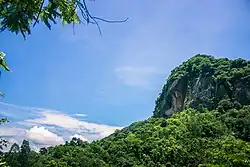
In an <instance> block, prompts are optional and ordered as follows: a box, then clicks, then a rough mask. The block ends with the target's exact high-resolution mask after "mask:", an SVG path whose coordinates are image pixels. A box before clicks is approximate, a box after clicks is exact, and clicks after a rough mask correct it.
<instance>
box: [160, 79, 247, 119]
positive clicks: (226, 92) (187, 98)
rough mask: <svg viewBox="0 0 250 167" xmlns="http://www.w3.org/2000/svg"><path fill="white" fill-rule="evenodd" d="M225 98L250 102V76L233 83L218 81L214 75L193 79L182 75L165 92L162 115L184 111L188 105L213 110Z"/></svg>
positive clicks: (243, 103) (244, 102)
mask: <svg viewBox="0 0 250 167" xmlns="http://www.w3.org/2000/svg"><path fill="white" fill-rule="evenodd" d="M223 99H229V100H236V101H238V102H239V103H240V104H242V105H246V104H250V76H249V77H246V78H245V79H244V81H242V80H240V81H239V80H234V81H232V82H231V83H230V82H229V81H226V80H225V81H223V82H217V81H216V80H215V78H214V77H213V75H200V76H198V77H197V78H193V79H188V77H187V76H182V77H180V78H178V79H176V80H175V81H174V82H173V83H172V84H171V86H170V87H169V89H168V91H167V92H166V93H165V94H164V96H163V99H162V104H161V108H162V109H163V111H164V114H163V115H162V116H164V117H169V116H171V115H173V114H174V113H176V112H180V111H183V110H184V109H185V107H186V106H188V107H191V108H196V109H197V108H199V107H200V106H203V107H206V108H208V109H209V110H212V109H215V108H216V107H217V105H218V103H219V102H220V101H221V100H223Z"/></svg>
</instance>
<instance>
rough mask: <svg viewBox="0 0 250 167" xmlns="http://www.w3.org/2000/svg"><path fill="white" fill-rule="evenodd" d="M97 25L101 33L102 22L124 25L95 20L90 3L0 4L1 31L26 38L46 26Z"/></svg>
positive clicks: (34, 0) (5, 0)
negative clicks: (100, 22)
mask: <svg viewBox="0 0 250 167" xmlns="http://www.w3.org/2000/svg"><path fill="white" fill-rule="evenodd" d="M58 20H60V21H61V22H62V23H63V24H73V26H74V25H75V24H84V23H86V24H94V25H96V26H97V27H98V29H99V31H100V32H101V29H100V26H99V24H98V21H103V22H107V23H120V22H125V21H126V20H127V19H125V20H120V21H110V20H106V19H103V18H100V17H96V16H93V15H92V14H91V13H90V11H89V10H88V7H87V2H86V0H25V1H19V0H0V26H1V27H0V31H4V30H6V29H7V30H9V31H10V32H14V33H16V34H18V33H21V34H22V35H23V37H24V38H25V37H26V35H27V34H31V26H33V27H34V26H35V25H36V24H37V23H39V22H43V23H44V24H45V25H46V26H47V27H48V28H49V29H51V23H54V24H56V22H57V21H58Z"/></svg>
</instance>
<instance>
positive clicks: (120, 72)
mask: <svg viewBox="0 0 250 167" xmlns="http://www.w3.org/2000/svg"><path fill="white" fill-rule="evenodd" d="M114 72H115V74H116V76H117V77H118V78H119V79H120V80H121V81H122V82H123V83H124V84H126V85H128V86H133V87H141V88H150V87H151V81H152V77H154V76H155V75H157V74H160V72H159V71H158V70H157V69H156V68H154V67H150V66H141V67H137V66H123V67H117V68H116V69H115V70H114Z"/></svg>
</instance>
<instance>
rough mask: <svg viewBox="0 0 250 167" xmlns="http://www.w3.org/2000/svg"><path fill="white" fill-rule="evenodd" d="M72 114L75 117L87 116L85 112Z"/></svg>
mask: <svg viewBox="0 0 250 167" xmlns="http://www.w3.org/2000/svg"><path fill="white" fill-rule="evenodd" d="M74 115H75V116H77V117H86V116H87V115H86V114H74Z"/></svg>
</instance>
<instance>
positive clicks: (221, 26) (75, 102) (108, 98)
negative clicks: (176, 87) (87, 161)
mask: <svg viewBox="0 0 250 167" xmlns="http://www.w3.org/2000/svg"><path fill="white" fill-rule="evenodd" d="M89 8H90V11H91V12H92V14H93V15H97V16H101V17H103V18H107V19H114V20H119V19H124V18H126V17H129V20H128V21H127V22H126V23H123V24H107V23H100V25H101V28H102V32H103V35H102V36H100V35H99V32H98V29H97V28H96V27H95V26H93V25H89V26H86V25H85V26H84V25H78V26H76V27H75V32H76V34H75V35H74V34H73V30H72V26H70V25H68V26H64V27H63V26H61V25H60V24H58V25H55V26H53V27H52V30H51V31H50V30H48V29H47V28H46V27H45V26H44V25H42V24H40V25H38V26H37V27H36V28H34V29H33V32H32V35H31V36H29V37H28V38H27V40H26V41H24V40H23V38H22V36H21V35H18V36H16V35H15V34H11V33H9V32H3V33H0V39H1V40H0V46H1V50H2V51H4V52H5V53H6V54H7V57H6V59H7V61H8V63H9V66H10V68H11V69H12V71H13V72H12V73H4V74H3V75H2V77H1V85H0V89H1V90H2V91H3V92H4V93H5V94H6V97H5V98H4V99H3V100H2V101H3V103H1V104H0V111H1V115H3V116H8V118H9V119H10V121H11V122H10V123H9V124H8V125H6V126H4V127H2V132H4V128H5V130H6V128H15V130H16V131H15V130H12V131H13V133H12V134H9V135H7V137H12V138H13V141H19V140H20V139H21V138H28V139H29V140H33V141H34V143H40V144H41V143H42V141H40V139H39V142H38V141H36V139H37V138H41V136H42V135H45V136H46V135H47V138H49V137H48V136H50V137H51V138H52V140H53V138H57V139H58V140H57V141H58V142H57V143H60V142H63V141H65V140H67V139H68V137H69V136H72V135H81V136H82V137H84V138H87V140H92V139H95V138H101V137H103V136H105V135H107V134H109V133H107V134H106V133H104V131H108V132H111V131H112V130H114V129H115V128H117V127H118V128H119V127H123V126H127V125H129V124H130V123H132V122H134V121H138V120H143V119H145V118H147V117H149V116H151V115H152V111H153V108H154V102H155V99H156V97H157V95H158V94H159V93H160V91H161V88H162V85H163V84H164V82H165V80H166V78H167V76H168V75H169V72H170V71H171V69H173V68H174V67H175V66H177V65H179V64H180V63H181V62H182V61H184V60H186V59H188V58H189V57H191V56H192V55H194V54H198V53H205V54H211V55H213V56H215V57H228V58H238V57H242V58H245V59H249V58H250V50H249V42H250V22H249V18H250V4H249V2H247V0H237V1H235V0H209V1H207V0H199V1H198V0H188V1H187V0H158V1H153V0H143V1H142V0H138V1H132V0H131V1H127V0H119V1H117V0H109V1H105V2H104V1H101V0H96V1H95V2H90V3H89ZM24 106H25V107H24ZM53 114H54V115H53ZM75 114H78V115H75ZM79 114H84V115H86V116H84V117H83V115H79ZM55 115H56V116H55ZM53 116H54V117H53ZM50 117H52V118H55V120H52V119H50ZM60 119H61V120H62V121H64V122H67V121H69V122H70V121H71V123H72V124H77V126H76V127H73V129H74V130H72V127H71V125H69V124H67V125H62V124H60V123H58V122H57V121H56V120H60ZM53 121H54V122H53ZM91 123H92V124H91ZM93 123H94V124H93ZM98 125H100V126H98ZM82 126H84V128H81V127H82ZM93 126H97V127H95V128H94V130H93ZM113 126H115V127H113ZM77 128H78V129H77ZM79 128H80V129H85V130H86V129H87V130H86V131H84V132H83V131H79ZM98 128H99V129H98ZM105 128H106V129H105ZM100 129H101V130H100ZM89 131H93V133H95V132H96V133H98V134H101V135H99V136H98V137H96V136H90V135H89V134H90V133H89ZM16 133H18V134H19V135H16ZM20 133H21V134H22V135H20ZM23 133H25V135H23ZM91 133H92V132H91ZM34 134H35V135H34ZM2 135H4V134H2ZM32 135H33V136H32ZM34 136H36V137H35V138H36V139H35V138H34ZM17 138H18V139H17ZM44 138H46V137H44ZM48 143H49V142H48ZM50 144H51V143H49V144H48V145H50Z"/></svg>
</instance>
